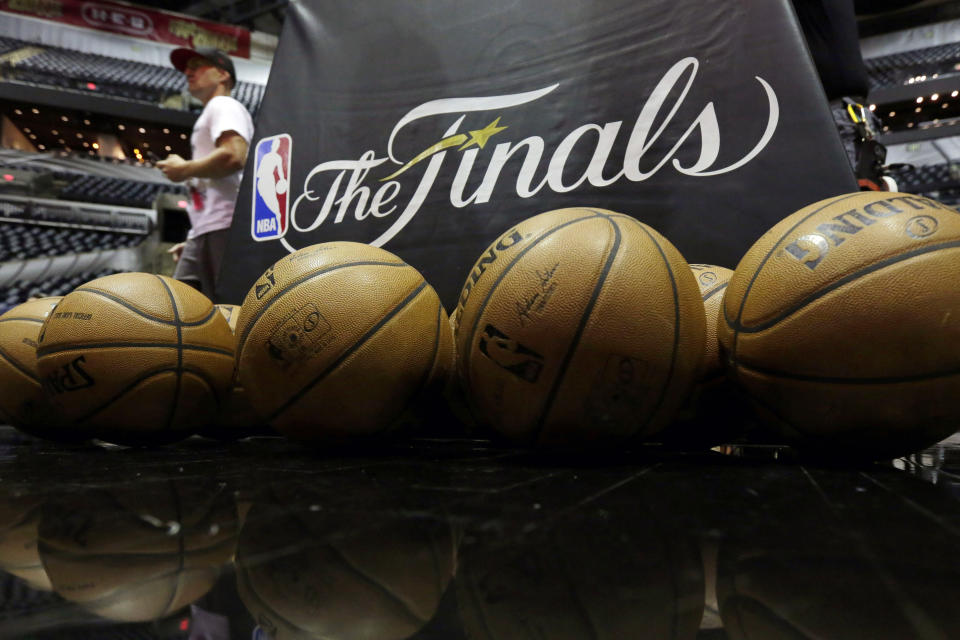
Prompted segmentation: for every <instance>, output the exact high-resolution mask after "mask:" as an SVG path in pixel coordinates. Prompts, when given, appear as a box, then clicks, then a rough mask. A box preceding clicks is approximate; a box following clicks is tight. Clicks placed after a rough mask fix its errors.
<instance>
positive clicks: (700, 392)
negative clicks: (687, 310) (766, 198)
mask: <svg viewBox="0 0 960 640" xmlns="http://www.w3.org/2000/svg"><path fill="white" fill-rule="evenodd" d="M690 269H691V271H693V275H694V277H696V279H697V285H698V286H699V287H700V296H701V298H702V300H703V306H704V311H705V313H706V317H707V335H706V338H707V342H706V347H705V348H704V350H703V361H702V363H701V366H700V377H699V380H698V381H697V384H695V385H694V386H693V389H692V391H691V392H690V395H689V396H688V397H687V400H686V401H685V402H684V403H683V406H682V407H681V408H680V410H679V411H678V412H677V419H676V420H675V421H674V422H673V423H672V424H671V425H669V426H668V427H667V428H666V429H665V430H664V432H663V441H664V443H665V444H668V445H670V446H672V447H679V448H683V449H692V448H699V449H703V448H707V447H711V446H713V445H716V444H719V443H721V442H731V441H732V440H734V439H735V438H737V437H738V436H740V435H741V433H742V432H743V431H744V430H745V429H746V428H747V426H748V423H749V422H750V414H749V405H748V404H747V403H746V402H745V401H744V400H743V398H742V397H741V394H740V393H738V392H737V389H736V388H735V386H734V385H733V383H732V382H731V381H730V380H729V378H727V376H726V370H725V365H724V363H723V361H722V360H721V357H720V344H719V342H718V341H717V318H719V317H720V308H721V307H722V305H723V294H724V291H725V290H726V288H727V284H728V283H729V282H730V277H731V276H733V271H732V270H731V269H727V268H726V267H718V266H716V265H712V264H692V265H690Z"/></svg>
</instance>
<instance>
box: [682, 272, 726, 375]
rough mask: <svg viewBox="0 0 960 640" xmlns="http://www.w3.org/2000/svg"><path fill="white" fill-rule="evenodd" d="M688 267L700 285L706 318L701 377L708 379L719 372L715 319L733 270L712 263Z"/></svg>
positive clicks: (718, 313) (720, 369)
mask: <svg viewBox="0 0 960 640" xmlns="http://www.w3.org/2000/svg"><path fill="white" fill-rule="evenodd" d="M690 269H691V270H692V271H693V275H694V277H696V279H697V285H698V286H699V287H700V297H701V299H702V300H703V310H704V313H705V314H706V319H707V335H706V339H707V342H706V346H705V347H704V349H703V364H702V366H701V369H700V377H701V379H709V378H711V377H714V376H716V375H718V374H720V373H721V372H722V370H723V362H722V361H721V360H720V343H719V342H718V341H717V319H718V318H719V317H720V307H721V305H722V304H723V293H724V290H725V289H726V288H727V285H728V284H729V283H730V277H731V276H733V270H732V269H727V268H726V267H718V266H717V265H713V264H692V265H690Z"/></svg>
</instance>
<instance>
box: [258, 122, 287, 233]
mask: <svg viewBox="0 0 960 640" xmlns="http://www.w3.org/2000/svg"><path fill="white" fill-rule="evenodd" d="M292 146H293V141H292V140H291V139H290V135H289V134H286V133H280V134H277V135H275V136H270V137H269V138H263V139H262V140H260V142H258V143H257V149H256V154H255V155H254V157H253V216H252V217H251V218H252V220H251V228H250V235H252V236H253V239H254V240H257V241H262V240H275V239H276V238H282V237H283V235H284V234H285V233H286V232H287V226H288V217H287V214H288V212H289V198H288V197H287V196H288V195H289V193H288V187H289V186H290V148H291V147H292Z"/></svg>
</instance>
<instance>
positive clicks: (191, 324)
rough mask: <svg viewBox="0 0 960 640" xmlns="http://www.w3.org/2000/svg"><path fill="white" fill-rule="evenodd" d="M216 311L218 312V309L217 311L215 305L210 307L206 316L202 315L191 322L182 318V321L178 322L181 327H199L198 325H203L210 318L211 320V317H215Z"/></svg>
mask: <svg viewBox="0 0 960 640" xmlns="http://www.w3.org/2000/svg"><path fill="white" fill-rule="evenodd" d="M218 313H220V311H219V310H218V309H217V308H216V307H210V313H208V314H207V315H206V316H204V317H203V318H201V319H200V320H194V321H193V322H187V321H185V320H183V321H181V322H180V326H181V327H200V326H203V325H205V324H207V323H208V322H210V320H212V319H213V318H215V317H216V314H218Z"/></svg>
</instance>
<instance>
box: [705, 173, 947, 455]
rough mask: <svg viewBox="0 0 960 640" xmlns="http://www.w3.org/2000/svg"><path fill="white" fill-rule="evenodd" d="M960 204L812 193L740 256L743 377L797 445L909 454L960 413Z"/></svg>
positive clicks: (739, 373) (734, 324)
mask: <svg viewBox="0 0 960 640" xmlns="http://www.w3.org/2000/svg"><path fill="white" fill-rule="evenodd" d="M958 269H960V214H958V213H957V211H955V210H953V209H951V208H948V207H946V206H944V205H941V204H940V203H938V202H935V201H933V200H930V199H929V198H925V197H920V196H914V195H908V194H902V193H889V192H863V193H853V194H847V195H841V196H837V197H834V198H830V199H827V200H822V201H820V202H816V203H814V204H811V205H809V206H807V207H805V208H803V209H801V210H800V211H797V212H796V213H794V214H793V215H791V216H789V217H787V218H785V219H784V220H782V221H781V222H780V223H778V224H777V225H775V226H774V227H773V228H772V229H771V230H770V231H768V232H767V233H766V234H764V235H763V237H761V238H760V239H759V240H758V241H757V242H756V243H755V244H754V245H753V247H752V248H751V249H750V250H749V251H748V252H747V253H746V255H744V257H743V259H742V260H741V261H740V264H739V265H738V266H737V268H736V271H735V273H734V275H733V277H732V278H731V279H730V284H729V286H728V287H727V291H726V295H725V298H724V305H723V314H722V317H721V320H720V322H719V325H718V332H719V336H720V342H721V344H722V345H723V348H724V350H725V352H726V357H727V358H728V360H729V364H730V371H731V374H732V375H733V376H734V377H735V379H736V381H737V382H738V383H739V385H740V386H741V387H742V388H743V389H745V390H746V391H747V392H748V393H749V395H750V397H751V399H752V400H753V401H754V403H755V404H756V405H757V407H758V408H759V410H760V412H761V414H762V415H763V416H764V418H765V419H766V420H767V421H768V422H769V423H770V424H772V425H774V426H775V427H776V428H777V430H778V432H779V433H781V434H782V435H783V436H785V437H786V438H787V439H789V440H790V441H792V442H794V443H795V444H799V445H803V446H806V447H807V448H809V449H812V450H815V451H819V452H823V453H829V451H830V450H831V449H836V450H839V451H848V450H852V449H853V448H854V447H855V448H856V449H858V450H861V451H863V452H864V453H865V454H868V455H871V456H880V455H883V456H887V455H900V454H903V453H906V452H909V451H912V450H915V449H919V448H922V447H924V446H926V445H929V444H932V443H934V442H937V441H938V440H940V439H942V438H944V437H946V436H948V435H949V434H951V433H953V432H954V431H955V430H956V426H957V423H958V421H960V403H958V402H957V398H958V397H960V374H958V371H960V314H958V313H957V309H958V308H960V287H958V285H957V283H956V280H955V276H956V273H957V271H958Z"/></svg>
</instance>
